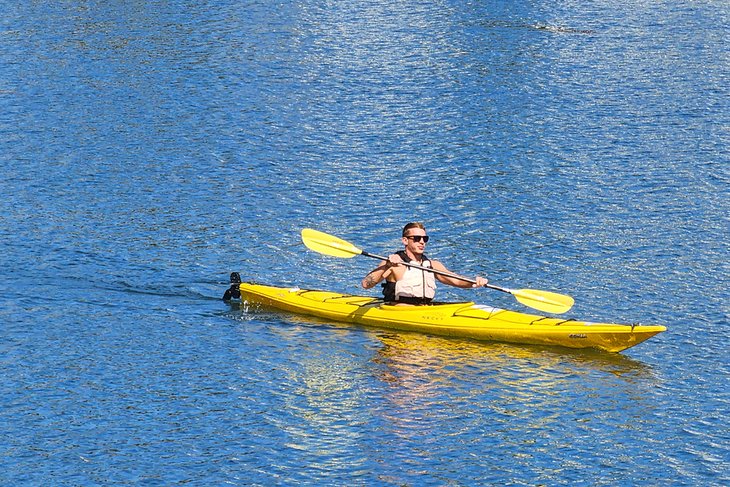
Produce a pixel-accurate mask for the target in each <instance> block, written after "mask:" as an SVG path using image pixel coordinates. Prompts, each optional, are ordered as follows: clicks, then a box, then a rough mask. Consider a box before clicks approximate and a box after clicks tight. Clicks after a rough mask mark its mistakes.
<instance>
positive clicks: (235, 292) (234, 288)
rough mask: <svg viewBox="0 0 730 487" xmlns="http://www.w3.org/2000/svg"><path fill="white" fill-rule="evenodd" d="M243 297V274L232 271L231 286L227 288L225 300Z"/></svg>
mask: <svg viewBox="0 0 730 487" xmlns="http://www.w3.org/2000/svg"><path fill="white" fill-rule="evenodd" d="M240 298H241V275H240V274H239V273H238V272H231V287H229V288H228V289H226V293H225V294H224V295H223V301H230V300H231V299H240Z"/></svg>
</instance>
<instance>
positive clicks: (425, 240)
mask: <svg viewBox="0 0 730 487" xmlns="http://www.w3.org/2000/svg"><path fill="white" fill-rule="evenodd" d="M406 238H410V239H411V240H413V241H414V242H416V243H418V242H420V241H421V239H423V243H428V235H407V236H406Z"/></svg>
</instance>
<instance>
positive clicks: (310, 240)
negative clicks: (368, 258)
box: [302, 228, 362, 259]
mask: <svg viewBox="0 0 730 487" xmlns="http://www.w3.org/2000/svg"><path fill="white" fill-rule="evenodd" d="M302 242H304V245H306V246H307V247H308V248H310V249H312V250H314V251H315V252H319V253H320V254H324V255H331V256H332V257H344V258H346V259H350V258H352V257H355V256H356V255H360V254H362V250H360V249H358V248H357V247H355V246H354V245H352V244H351V243H350V242H346V241H344V240H342V239H341V238H337V237H334V236H332V235H329V234H327V233H324V232H319V231H317V230H312V229H311V228H305V229H304V230H302Z"/></svg>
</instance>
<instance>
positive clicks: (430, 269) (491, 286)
mask: <svg viewBox="0 0 730 487" xmlns="http://www.w3.org/2000/svg"><path fill="white" fill-rule="evenodd" d="M361 252H362V254H361V255H364V256H365V257H372V258H373V259H378V260H388V258H387V257H383V256H382V255H375V254H371V253H370V252H365V251H364V250H362V251H361ZM402 264H403V265H405V266H408V267H413V268H414V269H420V270H422V271H426V272H432V273H434V274H438V275H441V276H446V277H451V278H452V279H458V280H460V281H465V282H469V283H471V284H476V283H477V282H476V281H475V280H474V279H469V278H468V277H463V276H460V275H458V274H454V273H451V272H445V271H440V270H438V269H433V268H431V267H424V266H422V265H418V264H411V263H410V262H402ZM484 287H488V288H490V289H496V290H497V291H502V292H505V293H510V294H511V293H512V291H511V290H510V289H505V288H502V287H499V286H494V285H492V284H485V285H484Z"/></svg>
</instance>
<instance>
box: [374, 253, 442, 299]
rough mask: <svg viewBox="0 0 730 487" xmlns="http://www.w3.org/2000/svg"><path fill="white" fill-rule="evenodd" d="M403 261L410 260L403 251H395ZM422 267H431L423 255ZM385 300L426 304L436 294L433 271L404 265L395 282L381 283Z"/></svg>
mask: <svg viewBox="0 0 730 487" xmlns="http://www.w3.org/2000/svg"><path fill="white" fill-rule="evenodd" d="M396 253H397V254H398V255H399V256H400V257H401V259H403V262H411V259H409V258H408V254H406V253H405V251H402V250H401V251H399V252H396ZM420 265H421V266H422V267H431V261H430V260H429V259H428V257H426V256H425V255H424V256H423V260H422V261H421V264H420ZM383 295H384V296H385V301H386V302H395V303H407V304H428V303H430V302H431V301H432V300H433V298H434V296H436V276H435V274H434V273H433V272H428V271H424V270H421V269H415V268H413V267H406V272H405V273H404V274H403V277H402V278H401V279H400V280H399V281H396V282H390V281H385V282H384V283H383Z"/></svg>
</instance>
